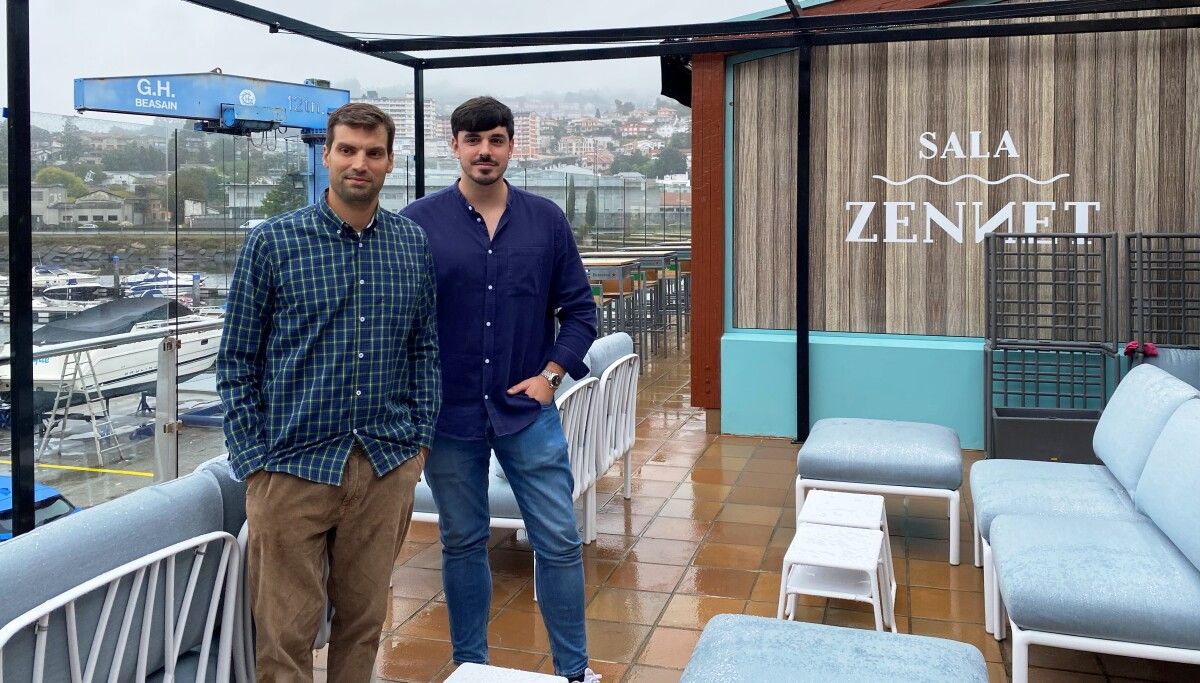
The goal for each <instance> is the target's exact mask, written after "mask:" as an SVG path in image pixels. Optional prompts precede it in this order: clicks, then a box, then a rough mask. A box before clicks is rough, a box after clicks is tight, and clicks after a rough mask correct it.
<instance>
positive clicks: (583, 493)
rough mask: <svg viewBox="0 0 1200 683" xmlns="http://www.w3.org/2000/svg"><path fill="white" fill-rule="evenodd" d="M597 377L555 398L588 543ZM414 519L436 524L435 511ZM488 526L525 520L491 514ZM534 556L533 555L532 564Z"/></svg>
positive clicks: (518, 525) (520, 524) (592, 521)
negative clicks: (581, 508) (580, 504)
mask: <svg viewBox="0 0 1200 683" xmlns="http://www.w3.org/2000/svg"><path fill="white" fill-rule="evenodd" d="M598 385H599V380H597V379H596V378H595V377H589V378H587V379H585V380H583V381H581V382H578V383H577V384H573V385H571V387H570V388H569V389H567V390H566V391H565V392H564V393H563V395H562V396H559V397H558V398H557V399H555V403H556V404H557V406H558V414H559V418H560V419H561V420H562V424H563V434H564V435H565V436H566V438H567V452H568V454H569V457H570V461H571V475H572V477H573V478H574V480H575V489H574V491H573V496H572V497H573V498H574V499H575V500H579V498H580V497H582V498H583V501H584V503H583V534H582V537H583V541H584V543H588V542H590V541H591V539H592V538H594V537H595V534H596V531H595V526H596V493H595V488H596V466H595V461H596V456H595V454H596V446H595V444H596V441H597V429H596V427H597V426H598V423H597V420H596V419H595V418H594V417H593V416H594V415H595V412H594V404H595V398H596V389H597V387H598ZM412 520H413V521H414V522H431V523H435V524H436V523H437V521H438V514H437V513H435V512H417V511H414V512H413V515H412ZM489 524H490V526H491V527H492V528H493V529H524V528H525V520H524V519H523V518H521V517H492V518H491V521H490V523H489ZM536 562H537V559H536V556H535V558H534V563H535V565H536Z"/></svg>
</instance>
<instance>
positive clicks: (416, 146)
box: [413, 67, 425, 199]
mask: <svg viewBox="0 0 1200 683" xmlns="http://www.w3.org/2000/svg"><path fill="white" fill-rule="evenodd" d="M413 157H414V159H413V162H414V165H415V166H416V174H417V179H416V189H415V191H414V192H413V194H415V195H416V198H417V199H420V198H421V197H424V196H425V70H424V69H422V68H421V67H414V68H413Z"/></svg>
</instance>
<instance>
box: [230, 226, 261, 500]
mask: <svg viewBox="0 0 1200 683" xmlns="http://www.w3.org/2000/svg"><path fill="white" fill-rule="evenodd" d="M272 273H273V268H272V266H271V259H270V254H269V253H268V244H267V240H266V238H265V235H264V233H263V231H262V230H261V229H258V228H256V229H255V230H253V231H251V232H250V234H249V235H247V237H246V244H245V245H244V246H243V247H242V251H241V253H240V254H239V255H238V259H237V264H236V265H235V266H234V269H233V277H232V279H231V280H230V283H229V297H228V300H227V302H226V304H225V326H224V330H223V332H222V334H221V348H220V350H219V352H218V354H217V393H218V395H219V396H220V398H221V407H222V408H223V409H224V411H225V422H224V429H225V444H226V447H227V448H228V449H229V465H230V470H231V471H232V473H233V475H234V476H235V477H237V478H238V479H245V478H246V477H247V476H249V475H250V474H252V473H253V472H255V471H256V470H258V469H261V468H262V466H263V463H264V460H265V458H266V454H267V444H266V434H265V430H266V423H267V420H266V414H265V413H266V401H265V397H264V395H263V381H264V377H263V373H264V369H265V366H266V354H267V339H268V337H269V335H270V324H271V323H270V321H271V311H272V308H273V306H274V299H273V296H272V291H271V289H272V287H271V282H272Z"/></svg>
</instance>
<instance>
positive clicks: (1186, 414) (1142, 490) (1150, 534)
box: [990, 366, 1200, 683]
mask: <svg viewBox="0 0 1200 683" xmlns="http://www.w3.org/2000/svg"><path fill="white" fill-rule="evenodd" d="M1140 367H1149V366H1140ZM1138 474H1139V476H1138V479H1137V483H1136V486H1135V487H1134V489H1133V494H1132V497H1131V500H1132V504H1133V507H1134V510H1135V512H1136V513H1137V514H1138V516H1137V517H1129V518H1118V517H1116V516H1112V515H1109V516H1091V515H1082V514H1081V515H1061V516H1047V515H1041V514H1037V515H1030V514H1001V515H999V516H997V517H996V518H995V519H994V520H993V521H992V523H991V529H990V531H991V539H990V545H991V560H992V562H993V563H994V571H995V579H994V580H995V583H996V585H997V587H998V589H999V593H1000V595H1001V597H1002V605H1003V608H1004V609H1006V610H1007V613H1008V617H1009V620H1008V623H1009V625H1010V626H1011V628H1012V632H1013V681H1014V683H1024V682H1025V681H1026V680H1027V677H1028V664H1029V646H1030V645H1049V646H1054V647H1064V648H1070V649H1078V650H1085V651H1091V652H1103V653H1110V654H1118V655H1126V656H1135V657H1146V658H1151V659H1163V660H1169V661H1176V662H1187V663H1193V664H1200V495H1198V492H1200V399H1196V398H1193V399H1190V400H1188V401H1186V402H1184V403H1183V404H1182V405H1180V406H1179V407H1178V408H1177V409H1176V410H1174V411H1172V414H1171V416H1170V417H1169V419H1168V420H1167V421H1166V424H1165V425H1163V427H1162V429H1161V430H1160V432H1159V433H1158V435H1157V438H1156V439H1154V443H1153V446H1152V447H1151V449H1150V452H1149V454H1148V456H1147V458H1146V459H1145V461H1144V466H1143V467H1142V468H1141V470H1140V471H1139V472H1138ZM1114 475H1116V473H1114ZM1001 617H1002V615H1001V614H1000V610H997V615H996V633H997V636H998V637H999V636H1000V635H1002V632H1003V630H1004V621H1003V619H1002V618H1001Z"/></svg>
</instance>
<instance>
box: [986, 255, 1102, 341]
mask: <svg viewBox="0 0 1200 683" xmlns="http://www.w3.org/2000/svg"><path fill="white" fill-rule="evenodd" d="M1114 245H1115V241H1114V236H1113V235H1110V234H1109V235H1088V236H1086V237H1080V236H1077V235H1039V236H1037V237H1012V236H1011V235H989V236H988V237H987V239H986V240H985V247H984V249H985V260H986V268H987V308H986V314H987V337H988V339H990V340H992V341H993V342H995V343H998V344H1006V343H1020V342H1055V343H1058V344H1062V345H1069V346H1075V345H1082V346H1100V347H1104V348H1108V349H1114V350H1115V348H1116V339H1117V333H1116V319H1117V316H1116V313H1115V311H1116V306H1115V295H1114V292H1113V287H1114V283H1115V282H1116V277H1115V275H1116V250H1115V249H1114Z"/></svg>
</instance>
